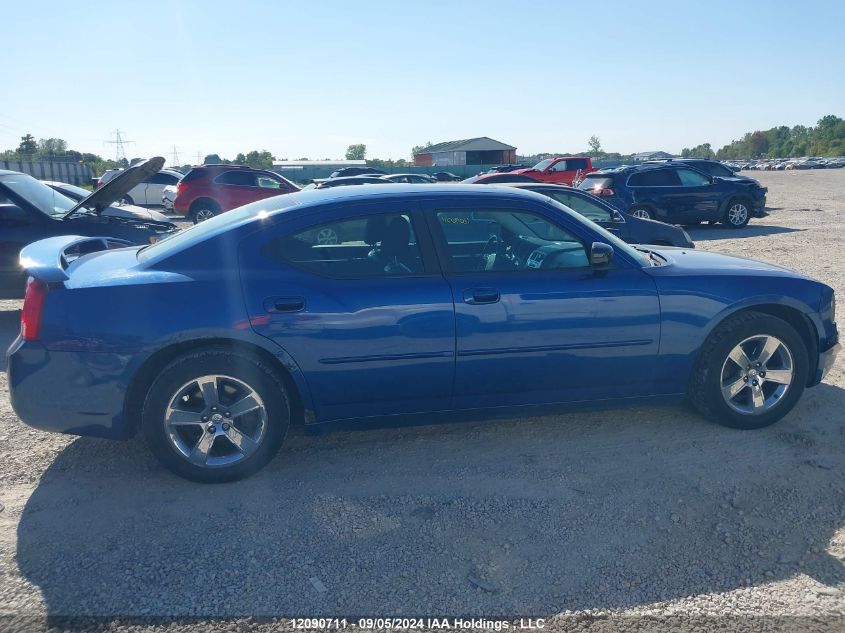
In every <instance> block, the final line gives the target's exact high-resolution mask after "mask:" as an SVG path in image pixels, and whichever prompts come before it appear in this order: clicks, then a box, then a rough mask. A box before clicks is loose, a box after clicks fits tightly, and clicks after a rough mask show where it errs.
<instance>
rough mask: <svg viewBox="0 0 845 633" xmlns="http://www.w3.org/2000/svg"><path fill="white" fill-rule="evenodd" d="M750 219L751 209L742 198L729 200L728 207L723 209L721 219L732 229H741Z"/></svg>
mask: <svg viewBox="0 0 845 633" xmlns="http://www.w3.org/2000/svg"><path fill="white" fill-rule="evenodd" d="M750 219H751V209H749V208H748V204H747V203H746V202H745V201H744V200H731V201H730V202H729V203H728V209H727V211H725V218H724V220H722V221H723V222H724V223H725V224H726V225H727V226H729V227H730V228H732V229H741V228H742V227H744V226H745V225H746V224H748V221H749V220H750Z"/></svg>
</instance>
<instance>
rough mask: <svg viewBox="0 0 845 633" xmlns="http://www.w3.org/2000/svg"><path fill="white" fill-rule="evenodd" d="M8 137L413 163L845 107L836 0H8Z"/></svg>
mask: <svg viewBox="0 0 845 633" xmlns="http://www.w3.org/2000/svg"><path fill="white" fill-rule="evenodd" d="M2 14H3V15H2V20H0V42H3V54H2V62H0V63H2V66H0V67H2V74H0V77H2V81H0V150H3V149H13V148H15V147H17V145H18V143H19V142H20V137H21V136H22V135H23V134H25V133H31V134H33V135H34V136H35V137H36V138H47V137H59V138H64V139H66V140H67V141H68V144H69V146H70V147H71V148H72V149H76V150H79V151H88V152H94V153H97V154H100V155H102V156H104V157H113V156H114V151H115V148H114V146H113V145H110V144H107V143H105V141H108V140H113V138H114V137H113V133H114V130H117V129H119V130H121V132H122V134H123V136H124V138H125V139H127V140H130V141H134V142H133V143H131V144H129V145H127V146H126V153H127V155H128V157H130V158H131V157H135V156H152V155H162V156H165V157H167V158H168V160H171V158H172V153H173V148H174V147H175V148H176V150H177V152H178V157H179V162H181V163H189V162H195V161H196V157H197V153H199V155H200V157H201V158H202V157H204V156H205V155H206V154H210V153H217V154H219V155H220V156H222V157H228V158H233V157H234V156H235V154H237V153H238V152H244V153H246V152H248V151H250V150H253V149H257V150H263V149H267V150H269V151H270V152H272V153H273V155H274V156H276V157H277V158H290V159H297V158H303V157H308V158H311V159H323V158H343V155H344V153H345V151H346V147H347V146H348V145H350V144H353V143H365V144H366V145H367V157H368V158H394V159H399V158H410V153H411V147H413V146H414V145H419V144H423V143H425V142H426V141H431V142H433V143H437V142H441V141H448V140H456V139H464V138H471V137H476V136H489V137H491V138H494V139H497V140H500V141H503V142H505V143H508V144H511V145H515V146H516V147H517V153H519V154H532V153H538V152H563V151H567V152H575V151H584V150H586V149H587V140H588V139H589V138H590V136H592V135H596V136H598V137H599V138H600V139H601V143H602V148H603V149H604V150H605V151H612V152H613V151H615V152H621V153H631V152H637V151H650V150H665V151H670V152H679V151H680V150H681V148H683V147H691V146H694V145H697V144H699V143H704V142H709V143H711V144H712V145H713V147H714V148H718V147H721V146H722V145H724V144H726V143H729V142H730V141H731V140H733V139H736V138H739V137H741V136H742V135H743V134H744V133H745V132H747V131H753V130H756V129H767V128H770V127H772V126H775V125H781V124H786V125H790V126H792V125H798V124H801V125H814V124H815V123H816V121H817V120H818V119H819V118H821V117H822V116H824V115H826V114H836V115H837V116H845V45H843V39H842V33H843V31H842V24H845V2H841V1H839V0H827V1H821V0H818V1H815V0H804V1H802V2H794V1H791V2H788V1H780V0H759V1H754V0H747V1H743V2H737V1H727V0H708V1H693V0H685V1H669V0H648V1H642V2H627V1H616V0H603V1H602V2H600V3H595V4H593V3H588V2H583V1H582V2H566V1H562V0H541V1H538V2H514V1H513V0H511V1H510V2H505V1H499V0H483V1H481V0H480V1H478V2H470V1H462V0H428V1H426V2H413V3H411V2H397V1H393V2H382V1H380V0H376V1H371V0H368V1H367V2H365V3H361V2H350V1H349V0H345V1H333V0H332V1H330V0H325V1H319V0H299V1H298V2H294V1H292V0H287V1H284V2H281V1H273V0H268V1H262V0H241V1H240V2H233V1H232V0H228V1H226V2H218V1H217V0H201V1H192V0H191V1H188V0H146V1H145V2H104V1H97V0H92V1H90V2H86V3H78V2H64V1H62V2H53V1H51V0H40V1H39V2H8V3H5V5H4V7H3V11H2Z"/></svg>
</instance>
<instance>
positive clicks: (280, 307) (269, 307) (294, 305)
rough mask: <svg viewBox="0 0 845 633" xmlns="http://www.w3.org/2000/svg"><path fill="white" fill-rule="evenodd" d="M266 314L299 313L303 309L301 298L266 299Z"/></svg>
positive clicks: (303, 302) (303, 304) (303, 300)
mask: <svg viewBox="0 0 845 633" xmlns="http://www.w3.org/2000/svg"><path fill="white" fill-rule="evenodd" d="M264 309H265V310H266V311H267V312H299V311H301V310H304V309H305V299H303V298H302V297H268V298H267V299H265V300H264Z"/></svg>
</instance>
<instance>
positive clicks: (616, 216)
mask: <svg viewBox="0 0 845 633" xmlns="http://www.w3.org/2000/svg"><path fill="white" fill-rule="evenodd" d="M613 221H614V222H616V223H619V224H625V218H624V217H622V214H621V213H619V211H614V212H613Z"/></svg>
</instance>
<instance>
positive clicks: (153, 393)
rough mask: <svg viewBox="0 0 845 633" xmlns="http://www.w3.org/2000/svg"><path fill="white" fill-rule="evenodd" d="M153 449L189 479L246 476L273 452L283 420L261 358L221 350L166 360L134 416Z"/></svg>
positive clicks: (277, 387) (279, 394)
mask: <svg viewBox="0 0 845 633" xmlns="http://www.w3.org/2000/svg"><path fill="white" fill-rule="evenodd" d="M141 420H142V427H143V432H144V435H145V437H146V439H147V442H148V444H149V446H150V448H151V449H152V452H153V453H154V454H155V456H156V457H157V458H158V459H159V461H160V462H161V463H162V464H164V465H165V466H166V467H167V468H169V469H170V470H171V471H173V472H174V473H176V474H177V475H179V476H180V477H184V478H186V479H190V480H192V481H198V482H202V483H221V482H227V481H235V480H237V479H241V478H243V477H247V476H249V475H251V474H253V473H254V472H256V471H257V470H259V469H260V468H261V467H263V466H264V465H265V464H267V462H269V461H270V460H271V459H272V458H273V456H274V455H275V454H276V453H277V452H278V450H279V448H280V447H281V445H282V442H283V441H284V438H285V436H286V435H287V431H288V427H289V424H290V406H289V400H288V398H287V394H286V391H285V387H284V385H283V384H282V382H281V381H280V380H279V379H278V378H277V376H276V374H275V373H274V372H273V370H272V369H270V368H269V367H267V366H266V365H265V364H264V363H263V362H262V361H261V360H259V359H256V358H254V357H251V356H249V355H246V354H241V353H238V352H233V351H229V350H224V349H211V350H206V351H202V352H197V353H194V354H189V355H185V356H182V357H179V358H177V359H176V360H174V361H173V362H171V363H170V364H169V365H168V366H167V367H165V368H164V370H163V371H162V372H161V373H160V374H159V375H158V377H157V378H156V380H155V381H154V382H153V384H152V385H151V386H150V388H149V391H148V392H147V396H146V399H145V401H144V405H143V410H142V413H141Z"/></svg>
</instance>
